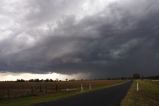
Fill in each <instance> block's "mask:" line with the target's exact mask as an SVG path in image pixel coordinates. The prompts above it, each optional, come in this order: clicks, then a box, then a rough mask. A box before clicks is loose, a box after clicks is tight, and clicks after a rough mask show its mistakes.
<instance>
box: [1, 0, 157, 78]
mask: <svg viewBox="0 0 159 106" xmlns="http://www.w3.org/2000/svg"><path fill="white" fill-rule="evenodd" d="M85 2H86V1H85ZM85 2H84V1H80V2H79V1H78V2H77V1H75V0H72V2H68V1H65V0H57V1H56V0H55V1H54V2H53V1H52V0H46V1H45V0H32V1H30V2H25V3H23V5H24V6H22V8H26V7H27V8H28V12H27V13H25V14H24V15H23V16H22V17H21V18H20V19H21V20H20V23H21V22H24V23H23V24H22V23H21V24H22V25H21V27H18V25H17V26H15V28H12V27H13V26H11V28H8V27H7V26H6V28H7V29H8V30H15V32H13V33H12V36H11V37H9V38H7V39H3V40H1V41H0V48H1V50H0V65H1V67H0V68H1V70H2V71H4V70H6V71H8V70H9V71H13V72H34V73H46V72H58V73H79V72H82V73H91V74H92V76H94V77H106V76H122V75H131V74H132V73H135V72H139V73H142V74H145V75H150V74H151V75H153V74H157V73H158V69H159V66H158V61H159V48H158V46H157V45H158V42H159V37H158V34H159V8H158V4H159V2H158V1H156V0H151V1H148V0H139V1H138V2H135V1H133V0H123V1H120V0H119V1H118V0H116V1H114V2H111V3H109V5H105V7H104V8H103V9H102V10H100V9H99V11H98V9H97V11H92V7H90V8H88V10H89V11H86V10H85V9H84V10H82V11H81V8H83V7H81V6H82V4H83V3H85ZM87 2H88V3H91V2H90V1H89V0H88V1H87ZM97 3H98V2H97ZM104 3H106V2H104ZM74 4H77V5H74ZM94 4H96V3H94ZM90 5H91V4H90ZM141 5H142V6H141ZM16 7H17V6H16ZM87 7H89V6H87ZM94 8H95V7H94ZM16 12H19V11H18V10H17V11H16ZM20 12H21V11H20ZM24 12H25V9H24ZM87 12H88V13H89V14H88V13H87ZM90 12H91V14H90ZM15 20H16V18H15ZM18 22H19V21H18ZM4 34H5V33H4Z"/></svg>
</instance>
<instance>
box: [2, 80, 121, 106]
mask: <svg viewBox="0 0 159 106" xmlns="http://www.w3.org/2000/svg"><path fill="white" fill-rule="evenodd" d="M121 82H123V81H121V80H78V81H57V82H0V97H1V100H0V106H30V105H32V104H34V103H39V102H44V101H49V100H55V99H60V98H63V97H68V96H72V95H77V94H80V93H84V92H88V91H92V90H95V89H100V88H103V87H109V86H112V85H116V84H119V83H121Z"/></svg>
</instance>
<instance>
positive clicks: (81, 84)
mask: <svg viewBox="0 0 159 106" xmlns="http://www.w3.org/2000/svg"><path fill="white" fill-rule="evenodd" d="M82 91H83V85H82V84H81V92H82Z"/></svg>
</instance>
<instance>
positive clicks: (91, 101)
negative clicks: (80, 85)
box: [35, 81, 132, 106]
mask: <svg viewBox="0 0 159 106" xmlns="http://www.w3.org/2000/svg"><path fill="white" fill-rule="evenodd" d="M131 83H132V82H131V81H129V82H127V83H125V84H122V85H118V86H114V87H111V88H106V89H102V90H98V91H93V92H89V93H84V94H81V95H76V96H73V97H69V98H65V99H61V100H57V101H50V102H46V103H39V104H36V105H35V106H120V102H121V100H122V99H123V98H124V96H125V95H126V94H127V91H128V89H129V87H130V85H131Z"/></svg>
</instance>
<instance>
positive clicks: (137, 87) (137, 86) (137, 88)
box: [136, 82, 139, 92]
mask: <svg viewBox="0 0 159 106" xmlns="http://www.w3.org/2000/svg"><path fill="white" fill-rule="evenodd" d="M136 90H137V92H138V91H139V83H138V82H137V85H136Z"/></svg>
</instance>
